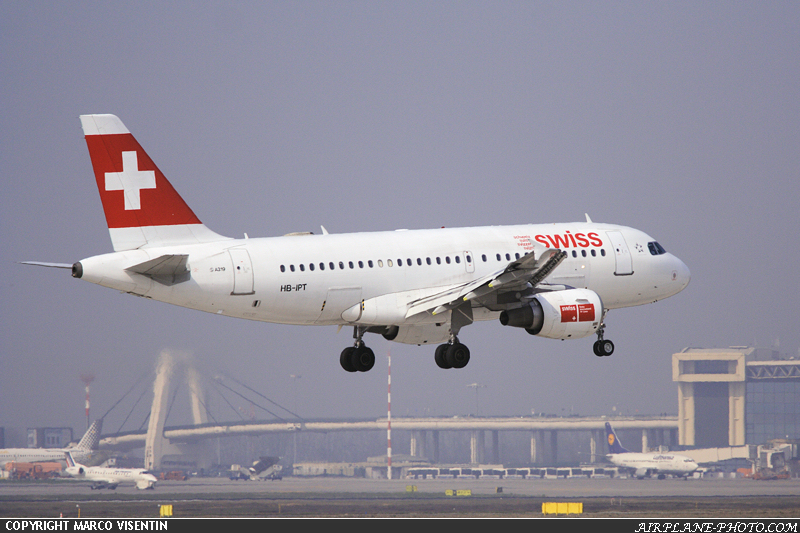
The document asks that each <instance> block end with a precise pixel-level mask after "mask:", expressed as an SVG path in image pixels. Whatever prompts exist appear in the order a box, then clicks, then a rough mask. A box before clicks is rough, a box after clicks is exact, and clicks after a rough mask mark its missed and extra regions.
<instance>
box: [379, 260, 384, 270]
mask: <svg viewBox="0 0 800 533" xmlns="http://www.w3.org/2000/svg"><path fill="white" fill-rule="evenodd" d="M378 266H379V267H380V268H383V259H378Z"/></svg>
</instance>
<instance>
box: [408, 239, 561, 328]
mask: <svg viewBox="0 0 800 533" xmlns="http://www.w3.org/2000/svg"><path fill="white" fill-rule="evenodd" d="M566 257H567V252H564V251H562V250H559V249H556V248H548V249H547V250H545V251H544V252H542V253H541V254H540V255H539V257H538V258H536V257H535V256H534V254H533V253H530V254H527V255H524V256H522V257H520V258H519V259H517V260H515V261H511V262H510V263H509V264H508V265H506V267H505V268H504V269H502V270H497V271H495V272H493V273H491V274H489V275H488V276H484V277H483V278H480V279H477V280H475V281H471V282H469V283H465V284H461V285H456V286H453V287H449V288H447V289H445V290H443V291H441V292H438V293H436V294H433V295H430V296H427V297H425V298H420V299H419V300H416V301H414V302H412V303H411V305H410V306H409V308H408V311H407V312H406V318H408V317H411V316H413V315H416V314H419V313H424V312H430V313H431V314H433V315H437V314H439V313H444V312H446V311H449V310H451V309H455V308H456V307H458V306H459V305H461V304H463V303H464V302H469V301H472V300H475V299H477V298H481V297H485V296H487V295H489V294H491V293H493V292H496V291H499V290H500V289H501V288H502V289H503V290H510V289H514V288H517V287H520V286H522V287H527V286H528V285H530V286H531V287H536V286H537V285H538V284H540V283H541V282H542V281H543V280H544V279H545V278H546V277H547V276H549V275H550V274H551V273H552V272H553V270H555V269H556V267H557V266H558V265H560V264H561V262H562V261H563V260H564V259H565V258H566Z"/></svg>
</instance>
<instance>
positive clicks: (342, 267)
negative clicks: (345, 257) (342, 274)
mask: <svg viewBox="0 0 800 533" xmlns="http://www.w3.org/2000/svg"><path fill="white" fill-rule="evenodd" d="M339 270H344V263H342V262H341V261H339Z"/></svg>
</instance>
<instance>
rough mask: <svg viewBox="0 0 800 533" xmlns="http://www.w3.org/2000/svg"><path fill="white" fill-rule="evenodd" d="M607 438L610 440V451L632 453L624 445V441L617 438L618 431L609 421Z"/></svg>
mask: <svg viewBox="0 0 800 533" xmlns="http://www.w3.org/2000/svg"><path fill="white" fill-rule="evenodd" d="M606 440H607V441H608V453H630V451H629V450H626V449H625V448H623V447H622V443H621V442H620V441H619V439H618V438H617V433H616V432H615V431H614V428H612V427H611V424H609V423H608V422H606Z"/></svg>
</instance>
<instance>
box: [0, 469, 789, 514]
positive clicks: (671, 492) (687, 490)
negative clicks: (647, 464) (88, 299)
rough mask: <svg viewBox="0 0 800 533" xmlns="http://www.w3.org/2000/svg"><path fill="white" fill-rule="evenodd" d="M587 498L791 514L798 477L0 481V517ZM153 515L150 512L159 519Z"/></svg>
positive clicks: (423, 509) (589, 508) (454, 508)
mask: <svg viewBox="0 0 800 533" xmlns="http://www.w3.org/2000/svg"><path fill="white" fill-rule="evenodd" d="M549 500H552V501H581V502H584V509H585V510H584V516H661V517H665V516H666V517H677V516H680V517H687V516H703V517H718V518H719V517H729V516H744V517H762V518H763V517H769V518H776V517H798V516H800V479H789V480H775V481H755V480H750V479H741V478H739V479H733V478H701V479H689V480H679V479H665V480H657V479H643V480H638V479H623V478H610V479H582V478H573V479H424V480H423V479H417V480H412V479H398V480H371V479H363V478H335V477H320V478H295V477H289V478H284V479H283V480H279V481H231V480H229V479H226V478H190V479H188V480H186V481H160V482H159V483H158V485H157V486H156V488H155V489H154V490H147V491H140V490H137V489H136V488H134V487H133V486H131V485H127V486H120V487H118V488H117V489H116V490H114V491H110V490H91V489H90V488H89V485H88V483H85V482H80V481H73V480H51V481H38V482H36V481H28V482H18V481H4V482H0V516H3V517H21V516H25V517H33V516H35V517H47V516H59V513H64V512H67V513H70V512H72V513H74V512H75V509H76V507H77V506H79V507H80V508H81V509H82V511H83V513H84V515H83V516H89V515H88V514H87V513H93V514H94V515H95V516H136V517H152V516H154V513H155V512H156V511H155V510H156V507H157V505H158V504H163V503H170V504H172V505H174V506H175V508H176V509H178V510H179V511H178V512H179V513H183V514H182V516H231V517H232V516H287V515H288V516H306V517H312V516H392V517H395V516H408V517H415V516H541V503H542V502H544V501H549ZM156 516H157V515H156Z"/></svg>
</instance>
